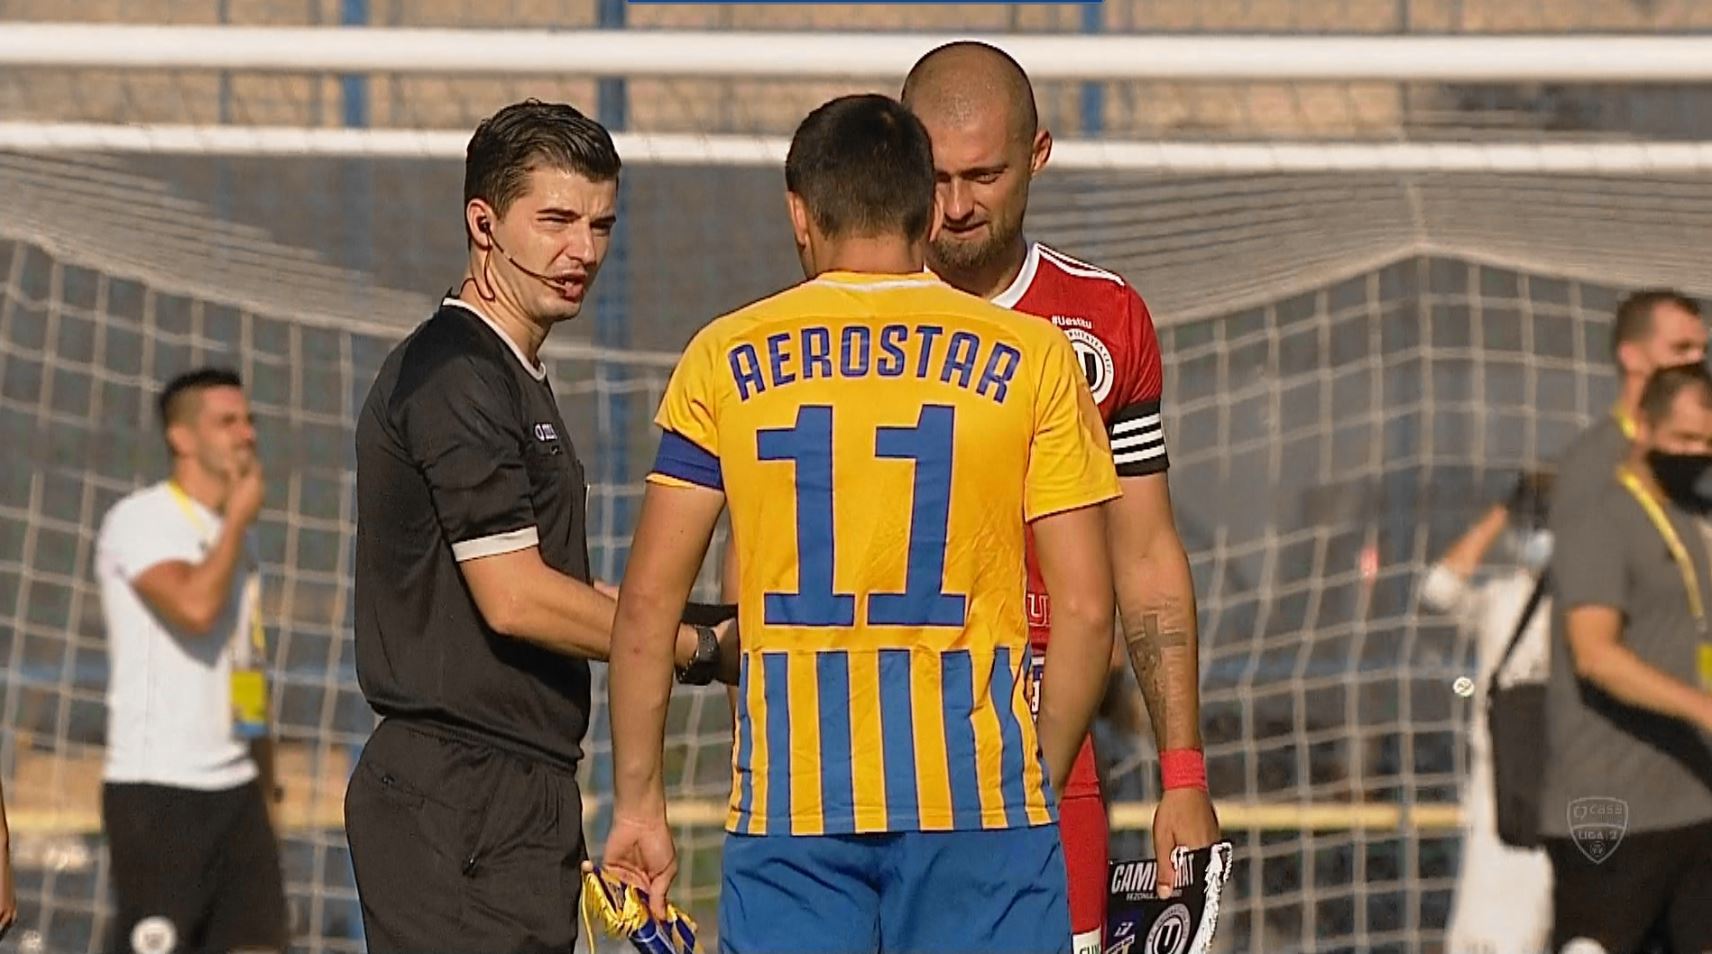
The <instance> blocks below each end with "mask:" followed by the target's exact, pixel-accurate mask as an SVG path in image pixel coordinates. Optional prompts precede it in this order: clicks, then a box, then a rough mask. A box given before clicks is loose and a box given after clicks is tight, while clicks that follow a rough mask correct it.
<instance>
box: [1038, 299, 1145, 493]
mask: <svg viewBox="0 0 1712 954" xmlns="http://www.w3.org/2000/svg"><path fill="white" fill-rule="evenodd" d="M1054 330H1055V332H1056V329H1054ZM1043 340H1044V341H1046V345H1045V347H1044V348H1043V349H1042V353H1041V360H1042V367H1041V376H1040V387H1039V389H1038V390H1037V391H1036V392H1035V396H1034V400H1035V416H1034V420H1035V425H1034V437H1033V439H1032V441H1031V442H1030V446H1029V455H1028V477H1027V484H1026V487H1025V490H1024V497H1023V519H1025V520H1028V521H1033V520H1038V519H1040V518H1041V517H1045V516H1049V515H1051V514H1055V513H1062V512H1064V511H1066V510H1076V509H1079V508H1081V507H1088V506H1092V505H1094V504H1097V503H1103V502H1105V501H1107V500H1111V499H1113V498H1115V497H1117V496H1119V495H1120V494H1121V491H1120V490H1119V489H1118V475H1117V470H1116V468H1115V466H1114V465H1113V464H1112V454H1111V449H1110V445H1109V443H1108V441H1107V439H1106V428H1105V425H1104V424H1102V423H1101V421H1100V410H1099V407H1098V406H1097V405H1095V404H1094V396H1093V395H1092V394H1089V393H1088V387H1087V384H1086V383H1085V380H1084V378H1083V375H1082V372H1081V369H1080V368H1078V367H1077V366H1076V355H1075V352H1074V351H1073V350H1072V348H1071V347H1070V342H1069V339H1067V338H1065V337H1064V336H1063V335H1062V334H1057V333H1054V334H1053V335H1050V336H1047V337H1046V338H1044V339H1043Z"/></svg>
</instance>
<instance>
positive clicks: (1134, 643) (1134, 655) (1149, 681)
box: [1124, 613, 1189, 747]
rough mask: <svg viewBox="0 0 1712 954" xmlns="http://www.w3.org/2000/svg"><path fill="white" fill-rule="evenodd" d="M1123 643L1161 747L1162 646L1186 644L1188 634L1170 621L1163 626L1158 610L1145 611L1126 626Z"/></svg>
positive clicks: (1163, 706) (1163, 697) (1154, 734)
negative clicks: (1136, 623) (1130, 625)
mask: <svg viewBox="0 0 1712 954" xmlns="http://www.w3.org/2000/svg"><path fill="white" fill-rule="evenodd" d="M1124 643H1125V645H1126V646H1127V647H1128V649H1129V661H1130V665H1131V666H1134V667H1135V678H1136V681H1138V682H1139V683H1140V684H1141V698H1142V701H1144V702H1146V703H1147V717H1148V721H1149V722H1151V723H1152V724H1153V739H1154V743H1155V744H1156V745H1159V746H1161V747H1163V746H1164V745H1165V725H1166V719H1165V697H1166V688H1165V666H1164V664H1163V662H1164V656H1165V650H1167V649H1177V648H1180V647H1183V646H1187V645H1188V644H1189V634H1188V632H1187V631H1186V630H1185V629H1183V628H1181V627H1178V626H1175V625H1171V624H1166V626H1165V627H1163V628H1162V626H1161V624H1160V621H1159V614H1158V613H1147V614H1145V615H1143V616H1142V617H1141V625H1140V626H1136V627H1125V631H1124Z"/></svg>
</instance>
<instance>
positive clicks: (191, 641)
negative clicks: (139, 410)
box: [96, 368, 287, 954]
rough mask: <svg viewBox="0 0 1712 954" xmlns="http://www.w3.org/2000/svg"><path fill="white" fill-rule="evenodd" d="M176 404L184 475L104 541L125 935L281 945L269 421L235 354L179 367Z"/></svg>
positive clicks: (163, 945)
mask: <svg viewBox="0 0 1712 954" xmlns="http://www.w3.org/2000/svg"><path fill="white" fill-rule="evenodd" d="M160 416H161V423H162V426H163V428H164V429H165V436H166V443H167V448H168V451H169V453H170V454H171V456H172V476H171V477H170V478H168V479H167V480H165V481H162V482H160V483H157V484H154V485H152V486H149V487H145V488H143V489H141V490H138V491H136V492H135V493H132V494H131V495H130V496H128V497H126V498H124V499H123V500H121V501H119V502H118V503H117V504H115V505H114V506H113V509H112V510H110V511H108V513H107V515H106V517H105V519H103V521H102V524H101V531H100V536H99V537H98V539H97V541H96V574H97V576H98V577H99V580H100V585H101V605H102V611H103V614H104V615H105V618H106V624H107V647H108V655H109V660H110V665H109V673H110V675H109V678H110V683H109V687H108V694H107V702H108V723H107V760H106V766H105V771H104V773H103V778H104V782H105V785H104V787H103V790H102V799H101V812H102V822H103V824H104V826H105V828H106V832H107V840H108V847H109V851H110V853H111V855H112V871H113V886H114V893H115V895H116V900H117V908H118V910H117V917H116V919H115V922H114V924H113V937H112V948H113V950H115V951H116V952H119V954H125V952H135V954H167V952H173V951H233V950H271V951H279V950H283V949H284V948H285V945H286V942H287V937H286V933H287V930H286V917H285V898H284V890H283V887H282V883H281V877H280V867H279V850H278V846H277V845H276V843H275V840H274V834H273V829H272V825H271V823H270V821H269V812H268V803H269V800H270V799H271V798H273V794H274V789H273V784H272V765H271V763H272V757H271V749H270V748H269V746H268V743H267V738H266V734H267V720H266V700H267V690H266V687H265V683H264V682H263V677H262V663H263V655H264V649H265V646H264V641H263V636H262V624H261V617H260V612H261V606H260V592H261V587H260V578H259V575H258V572H257V565H256V558H255V547H254V542H253V540H252V539H251V536H250V528H251V525H252V524H253V523H254V522H255V519H256V516H257V514H258V513H259V512H260V511H261V506H262V499H263V496H264V493H265V486H264V484H263V481H262V469H261V465H260V463H259V462H258V461H257V459H256V432H255V427H254V425H253V422H252V420H251V418H250V409H249V403H248V401H247V400H246V398H245V397H244V392H243V389H242V384H241V382H240V380H239V378H238V376H237V375H236V374H234V373H232V372H230V371H225V370H221V369H212V368H208V369H201V370H196V371H191V372H188V373H186V374H183V375H180V376H179V377H177V378H175V379H174V380H173V381H172V382H171V383H170V384H168V385H167V387H166V389H165V391H164V392H163V393H162V394H161V398H160Z"/></svg>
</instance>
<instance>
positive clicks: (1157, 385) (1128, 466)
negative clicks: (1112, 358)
mask: <svg viewBox="0 0 1712 954" xmlns="http://www.w3.org/2000/svg"><path fill="white" fill-rule="evenodd" d="M1123 294H1124V299H1125V301H1124V311H1125V314H1124V318H1125V320H1124V330H1123V337H1122V339H1121V340H1122V341H1123V344H1124V348H1123V355H1122V357H1121V358H1120V359H1119V361H1120V365H1121V370H1120V372H1119V374H1118V379H1117V381H1116V382H1115V383H1116V388H1115V389H1114V390H1115V391H1116V393H1115V394H1113V395H1112V405H1111V412H1110V414H1109V415H1108V416H1107V420H1106V427H1107V429H1108V431H1109V432H1110V436H1111V444H1112V459H1113V461H1114V462H1115V463H1116V464H1117V469H1118V476H1119V477H1141V476H1145V475H1147V474H1157V473H1160V472H1161V471H1164V470H1165V469H1166V468H1167V467H1169V466H1170V460H1169V458H1168V457H1167V456H1166V453H1165V420H1164V416H1163V415H1162V413H1161V411H1160V396H1161V394H1162V393H1163V391H1164V389H1165V370H1164V366H1163V362H1162V361H1161V359H1160V356H1159V335H1158V333H1157V332H1156V331H1154V328H1153V316H1152V315H1151V314H1149V313H1148V310H1147V303H1146V302H1144V301H1142V300H1141V295H1140V294H1138V293H1137V292H1136V290H1135V289H1134V288H1133V287H1130V286H1125V288H1124V291H1123Z"/></svg>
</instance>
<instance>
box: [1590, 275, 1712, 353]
mask: <svg viewBox="0 0 1712 954" xmlns="http://www.w3.org/2000/svg"><path fill="white" fill-rule="evenodd" d="M1660 305H1675V306H1676V307H1678V308H1681V309H1682V310H1683V311H1686V312H1688V313H1689V314H1691V315H1693V316H1694V317H1696V318H1698V317H1700V303H1699V302H1697V301H1695V300H1694V299H1692V298H1690V297H1688V296H1687V295H1684V294H1683V293H1682V292H1679V291H1677V290H1676V289H1674V288H1647V289H1642V290H1641V291H1638V292H1635V293H1634V294H1632V295H1630V296H1629V297H1627V298H1625V299H1623V301H1622V303H1621V304H1619V305H1618V306H1617V317H1616V319H1615V320H1613V321H1612V322H1611V354H1612V356H1613V357H1615V356H1616V354H1617V349H1618V348H1620V347H1622V346H1623V345H1624V344H1626V343H1629V342H1634V341H1643V340H1645V339H1646V337H1647V336H1648V335H1651V334H1652V333H1653V312H1655V311H1657V310H1658V307H1659V306H1660Z"/></svg>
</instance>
